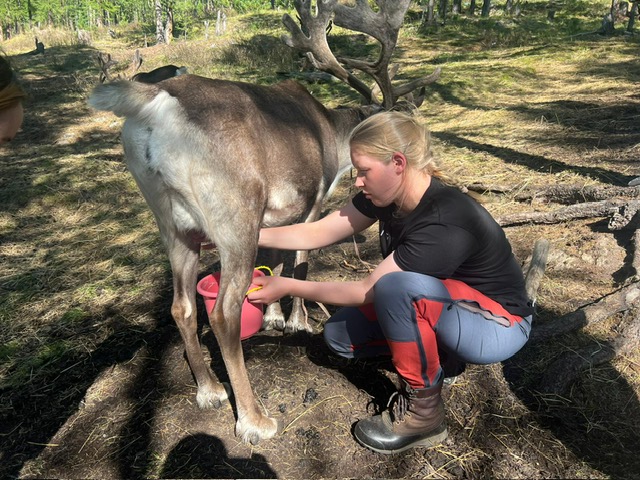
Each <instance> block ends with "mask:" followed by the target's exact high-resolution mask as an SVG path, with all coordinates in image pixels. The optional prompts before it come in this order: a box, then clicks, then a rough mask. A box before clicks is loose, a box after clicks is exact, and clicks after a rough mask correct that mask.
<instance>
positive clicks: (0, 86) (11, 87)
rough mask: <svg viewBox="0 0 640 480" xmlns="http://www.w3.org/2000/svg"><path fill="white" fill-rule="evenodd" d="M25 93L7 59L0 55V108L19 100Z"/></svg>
mask: <svg viewBox="0 0 640 480" xmlns="http://www.w3.org/2000/svg"><path fill="white" fill-rule="evenodd" d="M26 96H27V94H26V93H25V91H24V90H23V89H22V87H21V86H20V85H19V84H18V82H17V81H16V78H15V74H14V72H13V70H12V68H11V65H10V64H9V61H8V60H7V59H5V58H4V57H3V56H2V55H0V110H4V109H5V108H9V107H11V106H13V105H14V104H15V103H17V102H21V101H22V100H23V99H24V98H25V97H26Z"/></svg>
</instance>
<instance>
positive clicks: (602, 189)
mask: <svg viewBox="0 0 640 480" xmlns="http://www.w3.org/2000/svg"><path fill="white" fill-rule="evenodd" d="M639 178H640V177H639ZM466 188H467V189H468V190H471V191H474V192H478V193H483V194H484V193H500V194H509V193H514V192H517V193H516V194H515V195H514V200H516V201H518V202H531V203H560V204H563V205H573V204H575V203H584V202H598V201H601V200H609V199H611V198H620V199H622V198H640V185H633V186H630V187H629V186H624V187H617V186H613V187H612V186H599V185H590V186H585V185H549V186H542V187H541V186H528V187H524V188H523V187H520V186H517V185H516V186H513V185H488V184H484V183H481V182H476V183H472V184H471V185H467V186H466Z"/></svg>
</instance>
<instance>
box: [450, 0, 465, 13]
mask: <svg viewBox="0 0 640 480" xmlns="http://www.w3.org/2000/svg"><path fill="white" fill-rule="evenodd" d="M451 13H453V14H454V15H460V14H461V13H462V0H453V9H452V11H451Z"/></svg>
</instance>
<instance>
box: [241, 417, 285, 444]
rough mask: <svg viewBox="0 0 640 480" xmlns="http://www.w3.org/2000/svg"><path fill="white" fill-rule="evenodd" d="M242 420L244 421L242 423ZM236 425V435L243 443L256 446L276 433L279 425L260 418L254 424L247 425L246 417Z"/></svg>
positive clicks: (273, 421) (269, 419)
mask: <svg viewBox="0 0 640 480" xmlns="http://www.w3.org/2000/svg"><path fill="white" fill-rule="evenodd" d="M243 420H244V421H243ZM243 420H238V422H237V423H236V435H237V436H239V437H240V438H242V441H243V442H245V443H250V444H251V445H257V444H258V443H259V442H260V441H261V440H268V439H269V438H272V437H274V436H275V435H276V433H278V431H279V430H280V428H279V427H280V424H279V422H277V421H276V420H274V419H273V418H270V417H267V416H261V417H259V418H258V421H257V422H256V423H255V424H249V423H248V421H247V420H246V417H245V418H244V419H243Z"/></svg>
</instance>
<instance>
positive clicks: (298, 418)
mask: <svg viewBox="0 0 640 480" xmlns="http://www.w3.org/2000/svg"><path fill="white" fill-rule="evenodd" d="M340 397H342V398H344V399H345V400H346V398H345V396H344V395H334V396H333V397H328V398H325V399H324V400H320V401H319V402H318V403H316V404H315V405H313V406H312V407H310V408H308V409H306V410H305V411H304V412H302V413H301V414H300V415H298V416H297V417H296V418H294V419H293V420H291V421H290V422H289V423H288V424H287V426H286V427H284V428H283V429H282V433H283V434H284V433H286V431H287V430H289V428H290V427H291V425H293V424H294V423H296V422H297V421H298V420H300V419H301V418H302V417H304V416H305V415H306V414H307V413H309V412H310V411H312V410H313V409H315V408H316V407H318V406H320V405H322V404H323V403H325V402H328V401H329V400H333V399H334V398H340Z"/></svg>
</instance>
